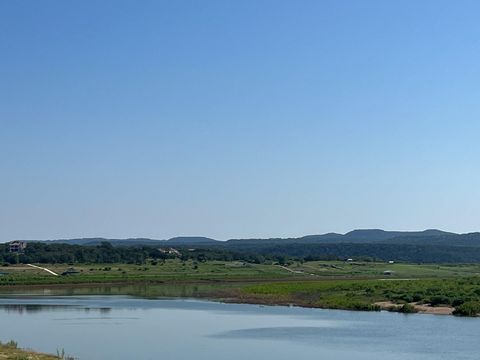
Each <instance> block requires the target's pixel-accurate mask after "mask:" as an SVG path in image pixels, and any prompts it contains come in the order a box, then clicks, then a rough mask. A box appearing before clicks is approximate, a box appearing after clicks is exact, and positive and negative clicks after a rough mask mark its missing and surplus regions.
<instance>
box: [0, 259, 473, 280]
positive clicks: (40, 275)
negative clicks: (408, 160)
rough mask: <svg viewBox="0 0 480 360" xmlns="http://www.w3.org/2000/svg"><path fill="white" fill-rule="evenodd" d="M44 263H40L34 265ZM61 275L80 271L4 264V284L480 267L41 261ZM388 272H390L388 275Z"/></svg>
mask: <svg viewBox="0 0 480 360" xmlns="http://www.w3.org/2000/svg"><path fill="white" fill-rule="evenodd" d="M36 265H40V264H36ZM40 266H41V267H45V268H48V269H49V270H51V271H53V272H55V273H57V274H61V273H63V272H64V271H66V270H67V269H68V268H71V267H73V268H74V269H75V270H77V271H78V272H79V273H78V274H73V275H69V276H54V275H52V274H49V273H47V272H46V271H44V270H40V269H36V268H32V267H29V266H27V265H12V266H8V267H2V268H1V272H3V273H7V274H6V275H1V276H0V285H21V284H23V285H33V284H69V283H71V284H79V283H108V282H125V283H127V282H137V281H138V282H142V281H143V282H168V281H193V282H195V281H259V280H274V279H278V280H282V279H284V280H288V279H292V280H293V279H295V280H318V279H329V278H336V279H377V278H385V279H420V278H458V277H471V276H477V275H479V274H480V265H417V264H401V263H398V264H386V263H373V262H349V263H347V262H340V261H312V262H305V263H299V262H297V263H293V264H290V265H288V266H283V267H282V266H279V265H275V264H271V265H267V264H249V263H244V262H238V261H233V262H223V261H209V262H193V261H185V262H182V261H180V260H167V261H165V262H164V263H163V262H158V263H153V264H152V263H151V262H149V263H147V264H145V265H134V264H75V265H68V264H42V265H40ZM385 271H390V275H385V274H384V272H385Z"/></svg>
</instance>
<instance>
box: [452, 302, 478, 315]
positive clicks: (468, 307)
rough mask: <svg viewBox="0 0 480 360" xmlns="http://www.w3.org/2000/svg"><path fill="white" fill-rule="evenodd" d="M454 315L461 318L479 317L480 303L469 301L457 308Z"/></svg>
mask: <svg viewBox="0 0 480 360" xmlns="http://www.w3.org/2000/svg"><path fill="white" fill-rule="evenodd" d="M453 314H454V315H459V316H478V315H479V314H480V302H477V301H469V302H465V303H463V304H462V305H459V306H457V307H456V308H455V310H454V312H453Z"/></svg>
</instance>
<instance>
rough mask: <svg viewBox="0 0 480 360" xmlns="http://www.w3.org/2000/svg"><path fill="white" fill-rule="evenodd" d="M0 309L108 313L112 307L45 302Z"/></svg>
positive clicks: (23, 311)
mask: <svg viewBox="0 0 480 360" xmlns="http://www.w3.org/2000/svg"><path fill="white" fill-rule="evenodd" d="M0 309H3V310H4V311H6V312H7V313H18V314H23V313H26V314H32V313H39V312H47V311H63V310H72V309H75V310H78V311H83V312H86V313H90V312H99V313H100V314H108V313H109V312H110V311H111V310H112V309H111V308H108V307H100V308H92V307H79V306H75V305H45V304H5V305H0Z"/></svg>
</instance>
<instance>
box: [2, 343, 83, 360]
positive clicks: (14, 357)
mask: <svg viewBox="0 0 480 360" xmlns="http://www.w3.org/2000/svg"><path fill="white" fill-rule="evenodd" d="M0 359H2V360H74V358H73V357H70V356H67V355H65V354H64V352H63V351H62V352H61V353H60V352H59V353H58V354H57V355H50V354H42V353H38V352H34V351H32V350H25V349H21V348H19V347H18V344H17V343H16V342H15V341H12V340H11V341H8V342H6V343H2V342H0Z"/></svg>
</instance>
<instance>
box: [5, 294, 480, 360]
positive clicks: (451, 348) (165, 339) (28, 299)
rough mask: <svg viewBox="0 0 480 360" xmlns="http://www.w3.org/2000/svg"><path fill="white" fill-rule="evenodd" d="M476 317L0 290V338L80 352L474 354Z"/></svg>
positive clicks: (236, 358) (469, 358) (426, 357)
mask: <svg viewBox="0 0 480 360" xmlns="http://www.w3.org/2000/svg"><path fill="white" fill-rule="evenodd" d="M479 321H480V320H479V319H459V318H454V317H451V316H450V317H441V316H431V315H410V316H408V315H402V314H392V313H386V312H380V313H376V312H373V313H368V312H350V311H339V310H321V309H306V308H297V307H278V306H258V305H246V304H224V303H218V302H208V301H198V300H193V299H142V298H136V297H133V296H105V295H96V296H77V295H76V296H59V295H57V296H31V295H28V294H24V295H23V296H13V295H12V296H7V297H2V298H0V324H1V325H2V326H0V340H8V339H10V338H14V339H16V340H18V341H20V342H21V344H25V345H27V346H30V347H34V348H38V349H39V350H42V351H48V352H52V351H53V352H55V349H56V348H58V346H59V345H61V346H62V347H66V348H67V349H68V350H69V351H70V352H71V353H73V354H75V355H77V356H79V357H80V359H82V360H85V359H88V360H96V359H106V358H109V359H117V360H124V359H125V360H127V359H129V360H131V359H132V358H136V359H157V358H165V359H175V360H183V359H191V358H192V357H195V358H198V359H204V358H205V359H207V358H208V359H209V360H215V359H224V358H229V360H243V359H245V357H247V358H249V360H256V359H265V358H275V359H276V360H291V358H292V357H296V358H300V359H303V358H308V357H315V358H318V357H319V356H320V355H319V354H321V356H322V359H325V360H330V359H335V360H343V359H352V358H355V359H356V360H364V359H371V358H382V359H383V360H405V359H408V360H452V359H455V360H457V359H458V360H477V359H478V353H479V352H480V346H479V344H478V341H477V340H476V335H475V334H476V330H478V326H479V325H478V324H479ZM44 328H48V329H49V331H48V333H42V329H44ZM7 337H8V338H7ZM140 348H141V349H143V350H142V351H144V352H143V353H142V354H140V355H139V354H138V353H137V352H136V351H138V349H140ZM159 348H160V349H161V351H160V352H159V350H158V349H159ZM52 349H53V350H52ZM93 350H94V351H93ZM160 355H161V356H160Z"/></svg>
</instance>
